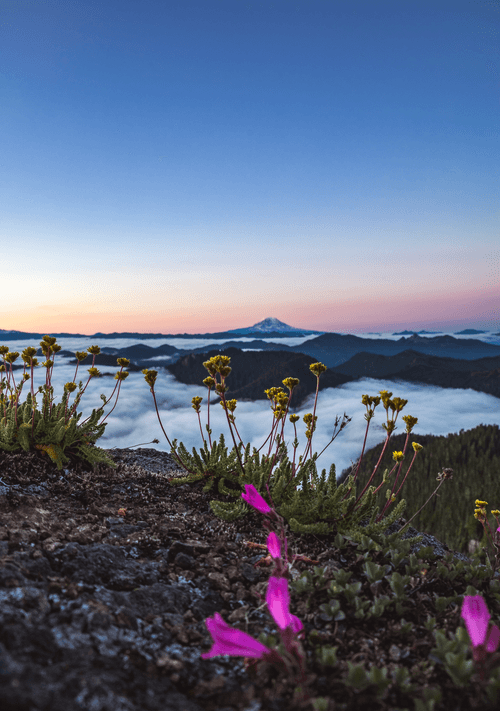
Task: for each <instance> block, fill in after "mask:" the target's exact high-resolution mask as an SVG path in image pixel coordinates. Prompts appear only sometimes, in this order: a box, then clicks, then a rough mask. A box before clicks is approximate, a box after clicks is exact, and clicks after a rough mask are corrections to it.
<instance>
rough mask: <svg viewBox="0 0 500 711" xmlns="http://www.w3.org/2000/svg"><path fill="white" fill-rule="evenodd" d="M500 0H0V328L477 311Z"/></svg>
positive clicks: (482, 290)
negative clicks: (0, 294) (0, 291)
mask: <svg viewBox="0 0 500 711" xmlns="http://www.w3.org/2000/svg"><path fill="white" fill-rule="evenodd" d="M499 29H500V6H499V4H498V2H490V1H486V0H484V1H483V0H479V1H478V2H465V1H463V0H454V1H453V2H451V1H448V0H432V1H431V0H415V1H414V0H405V2H401V0H398V1H392V0H378V2H376V3H375V2H371V1H370V2H368V1H363V0H348V1H344V0H331V1H326V0H247V1H243V0H242V1H239V0H206V1H204V2H201V1H200V0H183V1H182V2H171V1H168V0H167V1H165V0H163V1H161V2H160V1H159V0H141V2H140V3H139V2H131V1H130V0H120V2H118V1H117V0H107V2H105V3H95V2H93V1H91V0H78V1H72V0H64V1H61V0H37V2H30V1H28V0H26V1H24V0H17V1H16V2H3V3H2V4H1V6H0V45H1V47H2V58H1V65H0V92H1V96H2V100H1V102H0V131H1V134H2V136H3V140H2V144H3V145H2V151H1V153H2V157H1V159H0V161H1V165H2V174H3V176H4V181H3V185H2V190H1V193H0V236H1V239H2V245H3V247H2V273H3V286H4V289H3V293H4V296H3V298H2V305H1V306H0V328H5V329H20V330H32V331H39V330H44V331H46V332H50V331H53V332H56V331H63V330H64V331H69V332H84V333H95V332H96V331H103V332H110V331H126V330H134V331H143V332H147V331H150V332H163V333H179V332H180V333H182V332H187V333H206V332H211V331H217V330H224V329H226V328H237V327H243V326H249V325H252V324H253V323H256V322H257V321H259V320H261V319H263V318H265V317H267V316H274V317H276V318H279V319H280V320H282V321H285V322H286V323H290V324H291V325H293V326H296V327H299V328H311V329H318V330H328V331H350V332H357V331H359V332H362V331H369V330H383V331H385V330H392V329H396V328H399V327H403V328H404V327H408V328H414V329H420V328H434V329H436V328H451V329H453V330H458V329H460V328H466V327H478V328H488V329H491V330H498V329H499V327H500V324H499V320H498V306H499V305H500V268H499V263H500V249H499V247H498V243H499V242H498V236H499V212H500V211H499V180H498V178H499V175H498V165H499V158H500V156H499V141H498V136H499V131H498V126H499V117H500V116H499V113H500V112H499V87H500V82H499V77H500V44H499V37H500V34H499Z"/></svg>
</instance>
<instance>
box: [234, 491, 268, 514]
mask: <svg viewBox="0 0 500 711" xmlns="http://www.w3.org/2000/svg"><path fill="white" fill-rule="evenodd" d="M241 498H242V499H244V500H245V501H246V502H247V504H250V506H253V507H254V509H257V511H260V513H263V514H265V513H269V512H270V511H272V509H271V507H270V506H269V504H268V503H267V502H266V501H265V500H264V499H263V498H262V496H261V495H260V494H259V492H258V491H257V489H256V488H255V486H254V485H253V484H246V485H245V493H244V494H242V495H241Z"/></svg>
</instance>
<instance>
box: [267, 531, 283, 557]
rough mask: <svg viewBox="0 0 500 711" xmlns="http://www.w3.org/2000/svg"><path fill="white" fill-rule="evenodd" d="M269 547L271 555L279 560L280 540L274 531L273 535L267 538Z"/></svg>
mask: <svg viewBox="0 0 500 711" xmlns="http://www.w3.org/2000/svg"><path fill="white" fill-rule="evenodd" d="M267 547H268V549H269V553H270V554H271V555H272V557H273V558H279V557H280V556H281V543H280V539H279V538H278V536H277V535H276V534H275V533H274V531H271V533H270V534H269V535H268V537H267Z"/></svg>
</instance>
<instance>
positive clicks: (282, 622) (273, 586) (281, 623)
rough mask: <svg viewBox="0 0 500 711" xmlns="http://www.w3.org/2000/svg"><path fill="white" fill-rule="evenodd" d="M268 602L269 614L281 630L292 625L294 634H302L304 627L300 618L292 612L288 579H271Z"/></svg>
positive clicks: (267, 596)
mask: <svg viewBox="0 0 500 711" xmlns="http://www.w3.org/2000/svg"><path fill="white" fill-rule="evenodd" d="M266 602H267V606H268V608H269V612H270V613H271V615H272V616H273V619H274V621H275V622H276V624H277V625H278V627H279V628H280V629H282V630H284V629H285V628H286V627H289V626H290V625H292V630H293V631H294V632H300V630H301V629H302V628H303V626H304V625H303V624H302V622H301V620H299V618H298V617H296V616H295V615H292V614H291V612H290V594H289V592H288V580H287V579H286V578H275V577H271V578H269V584H268V586H267V592H266Z"/></svg>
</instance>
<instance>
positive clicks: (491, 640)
mask: <svg viewBox="0 0 500 711" xmlns="http://www.w3.org/2000/svg"><path fill="white" fill-rule="evenodd" d="M499 644H500V630H499V629H498V627H497V626H496V625H493V626H492V627H490V631H489V633H488V639H487V640H486V649H487V650H488V652H496V651H497V649H498V645H499Z"/></svg>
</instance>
